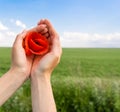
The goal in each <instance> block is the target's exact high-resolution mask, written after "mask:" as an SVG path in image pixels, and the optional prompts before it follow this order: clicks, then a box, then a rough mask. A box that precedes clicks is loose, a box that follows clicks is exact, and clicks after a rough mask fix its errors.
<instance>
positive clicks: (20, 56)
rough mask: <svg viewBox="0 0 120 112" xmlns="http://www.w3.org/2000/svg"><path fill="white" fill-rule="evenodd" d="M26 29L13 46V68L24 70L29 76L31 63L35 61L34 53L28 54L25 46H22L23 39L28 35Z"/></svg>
mask: <svg viewBox="0 0 120 112" xmlns="http://www.w3.org/2000/svg"><path fill="white" fill-rule="evenodd" d="M26 33H27V32H26V31H24V32H22V33H20V34H18V35H17V37H16V39H15V42H14V44H13V47H12V65H11V68H12V69H15V70H17V71H18V72H22V73H23V74H25V75H26V76H29V74H30V70H31V65H32V61H33V55H31V56H26V54H25V51H24V48H23V46H22V42H23V39H24V38H25V36H26Z"/></svg>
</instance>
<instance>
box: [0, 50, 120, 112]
mask: <svg viewBox="0 0 120 112" xmlns="http://www.w3.org/2000/svg"><path fill="white" fill-rule="evenodd" d="M10 52H11V49H10V48H0V75H2V74H4V73H5V72H6V71H7V70H8V69H9V67H10ZM51 81H52V86H53V92H54V97H55V101H56V105H57V110H58V112H120V48H79V49H77V48H76V49H74V48H69V49H65V48H64V49H63V55H62V58H61V62H60V64H59V65H58V66H57V67H56V69H55V70H54V72H53V75H52V79H51ZM30 95H31V94H30V81H27V82H26V83H25V84H24V85H23V86H22V87H21V88H20V89H19V90H18V91H17V92H16V93H15V94H14V95H13V96H12V98H10V99H9V100H8V101H7V102H6V103H5V104H4V105H3V106H2V107H0V112H23V111H24V112H32V109H31V98H30V97H31V96H30Z"/></svg>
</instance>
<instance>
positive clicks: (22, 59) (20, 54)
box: [0, 24, 48, 106]
mask: <svg viewBox="0 0 120 112" xmlns="http://www.w3.org/2000/svg"><path fill="white" fill-rule="evenodd" d="M44 30H46V25H44V24H42V25H39V26H36V27H34V28H32V29H30V30H28V32H29V31H36V32H40V33H41V32H43V34H44ZM26 33H27V32H25V31H24V32H22V33H20V34H19V35H17V37H16V40H15V42H14V44H13V47H12V61H11V62H12V64H11V68H10V70H9V71H8V72H7V73H5V74H4V75H3V76H2V77H1V78H0V106H1V105H2V104H3V103H4V102H5V101H6V100H7V99H8V98H9V97H10V96H12V94H13V93H14V92H15V91H16V90H17V89H18V88H19V87H20V86H21V85H22V84H23V83H24V81H26V80H27V79H28V78H29V75H30V72H31V66H32V62H33V57H34V56H26V54H25V51H24V49H23V46H22V42H23V39H24V37H25V35H26ZM47 35H48V34H46V36H47Z"/></svg>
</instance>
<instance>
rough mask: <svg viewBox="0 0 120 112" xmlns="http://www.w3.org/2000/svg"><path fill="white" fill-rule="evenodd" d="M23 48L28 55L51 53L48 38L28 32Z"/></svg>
mask: <svg viewBox="0 0 120 112" xmlns="http://www.w3.org/2000/svg"><path fill="white" fill-rule="evenodd" d="M23 47H24V49H25V52H26V55H31V54H35V55H44V54H45V53H47V52H48V51H49V42H48V40H47V38H46V37H45V36H43V35H41V34H40V33H37V32H28V33H27V34H26V37H25V39H24V41H23Z"/></svg>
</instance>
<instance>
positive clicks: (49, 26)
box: [43, 19, 57, 37]
mask: <svg viewBox="0 0 120 112" xmlns="http://www.w3.org/2000/svg"><path fill="white" fill-rule="evenodd" d="M43 23H44V24H46V25H47V27H48V30H49V33H50V36H52V37H56V35H57V32H56V31H55V29H54V27H53V26H52V24H51V23H50V21H49V20H47V19H45V20H44V22H43Z"/></svg>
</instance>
